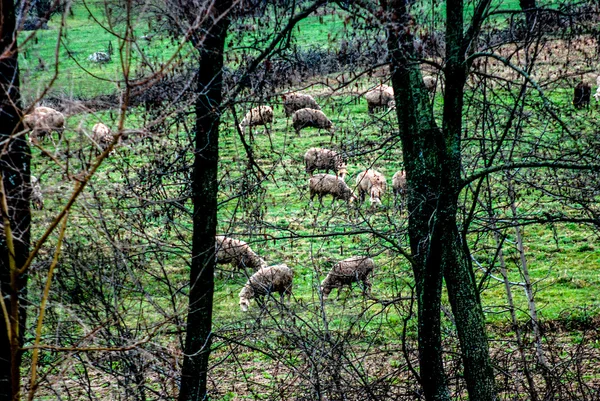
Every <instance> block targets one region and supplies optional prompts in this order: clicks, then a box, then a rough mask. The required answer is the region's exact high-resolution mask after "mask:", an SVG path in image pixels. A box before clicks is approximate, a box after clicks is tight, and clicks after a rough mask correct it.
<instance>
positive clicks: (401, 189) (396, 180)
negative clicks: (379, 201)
mask: <svg viewBox="0 0 600 401" xmlns="http://www.w3.org/2000/svg"><path fill="white" fill-rule="evenodd" d="M392 189H393V190H394V201H395V202H396V201H397V200H398V197H400V199H401V201H402V203H401V205H402V206H404V197H405V195H406V173H405V172H404V171H397V172H396V174H394V176H393V177H392Z"/></svg>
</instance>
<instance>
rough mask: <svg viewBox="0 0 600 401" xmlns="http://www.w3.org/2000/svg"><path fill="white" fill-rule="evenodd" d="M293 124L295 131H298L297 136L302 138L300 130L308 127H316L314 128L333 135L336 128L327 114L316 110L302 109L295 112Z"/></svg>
mask: <svg viewBox="0 0 600 401" xmlns="http://www.w3.org/2000/svg"><path fill="white" fill-rule="evenodd" d="M292 124H293V126H294V130H295V131H296V135H298V136H300V130H301V129H303V128H306V127H314V128H323V129H327V130H329V131H330V132H331V134H332V135H333V132H334V130H335V129H334V128H333V123H332V122H331V120H330V119H329V118H327V116H326V115H325V113H323V112H322V111H321V110H314V109H307V108H304V109H300V110H296V111H295V112H294V115H293V116H292Z"/></svg>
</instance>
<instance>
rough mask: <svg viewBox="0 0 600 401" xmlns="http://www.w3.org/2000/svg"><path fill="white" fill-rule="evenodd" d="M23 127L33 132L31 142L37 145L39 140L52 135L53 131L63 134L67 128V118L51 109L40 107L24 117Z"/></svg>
mask: <svg viewBox="0 0 600 401" xmlns="http://www.w3.org/2000/svg"><path fill="white" fill-rule="evenodd" d="M23 125H24V126H25V128H26V129H29V130H31V136H30V140H31V142H32V143H34V144H37V143H38V139H42V138H44V137H45V136H46V135H50V133H51V132H52V131H56V132H58V133H62V131H63V129H64V127H65V116H64V115H63V113H61V112H60V111H57V110H54V109H53V108H51V107H44V106H40V107H36V108H35V109H33V111H32V112H31V113H29V114H27V115H25V117H23Z"/></svg>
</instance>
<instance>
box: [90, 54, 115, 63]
mask: <svg viewBox="0 0 600 401" xmlns="http://www.w3.org/2000/svg"><path fill="white" fill-rule="evenodd" d="M88 60H90V61H91V62H92V63H99V64H102V63H108V62H109V61H110V60H111V57H110V54H109V53H106V52H95V53H92V54H90V55H89V57H88Z"/></svg>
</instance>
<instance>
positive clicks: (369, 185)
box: [356, 170, 387, 206]
mask: <svg viewBox="0 0 600 401" xmlns="http://www.w3.org/2000/svg"><path fill="white" fill-rule="evenodd" d="M386 186H387V182H386V180H385V177H384V176H383V174H381V173H380V172H378V171H376V170H365V171H362V172H360V173H359V174H358V175H357V176H356V187H357V188H358V195H359V199H360V202H361V203H362V202H364V201H365V195H366V194H367V193H368V194H369V201H370V202H371V206H375V205H376V204H377V205H381V197H382V196H383V193H384V192H385V189H386Z"/></svg>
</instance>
